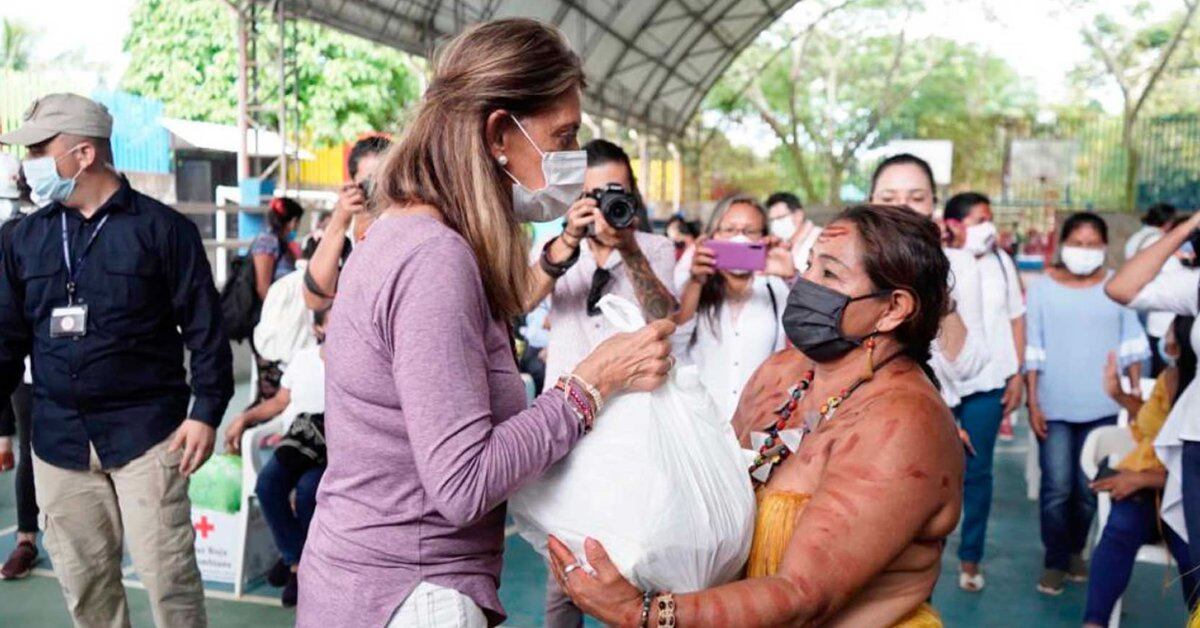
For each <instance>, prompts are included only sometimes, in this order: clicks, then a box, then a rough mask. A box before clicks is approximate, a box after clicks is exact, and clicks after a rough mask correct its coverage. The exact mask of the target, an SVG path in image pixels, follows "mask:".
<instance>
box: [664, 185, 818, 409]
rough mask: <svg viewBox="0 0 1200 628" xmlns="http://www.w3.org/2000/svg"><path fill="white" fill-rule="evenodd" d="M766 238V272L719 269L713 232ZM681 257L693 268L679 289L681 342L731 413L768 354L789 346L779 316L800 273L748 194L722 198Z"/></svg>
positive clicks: (720, 403) (712, 392) (677, 319)
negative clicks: (710, 242)
mask: <svg viewBox="0 0 1200 628" xmlns="http://www.w3.org/2000/svg"><path fill="white" fill-rule="evenodd" d="M712 239H715V240H730V241H744V242H764V241H766V242H767V243H768V245H769V246H770V250H769V252H768V259H767V266H766V269H765V270H764V271H763V272H761V273H753V272H750V271H732V270H718V269H717V268H716V266H715V256H714V254H713V251H712V249H710V248H708V247H707V246H705V242H706V241H708V240H712ZM680 263H681V264H682V263H687V264H688V268H690V274H689V277H688V279H687V280H686V281H685V282H684V284H683V287H682V290H681V292H680V297H679V302H680V308H679V312H678V313H677V314H676V316H675V322H676V323H677V324H678V325H679V328H678V329H677V330H676V332H675V334H676V336H675V337H676V338H677V339H678V342H677V343H676V344H677V346H682V347H683V348H684V350H685V359H686V360H688V361H690V362H691V363H694V364H696V366H697V367H699V371H700V381H701V383H703V384H704V387H705V389H706V390H707V391H708V393H709V395H710V396H711V397H712V399H713V401H714V403H716V405H717V408H718V410H719V411H720V413H721V416H723V417H725V418H726V419H727V420H731V419H733V415H734V411H736V410H737V404H738V400H739V399H740V398H741V396H742V388H743V387H744V386H745V385H746V381H747V380H749V379H750V376H751V375H752V374H754V371H755V369H757V368H758V367H759V365H761V364H762V363H763V362H764V361H766V359H767V358H769V357H771V354H773V353H775V352H776V351H779V350H781V349H783V348H784V347H785V346H786V336H785V335H784V332H783V324H782V323H781V322H780V317H781V316H782V315H783V309H784V306H785V305H787V296H788V291H789V287H788V282H789V281H791V280H792V278H793V277H794V276H795V274H796V268H795V265H794V264H793V262H792V256H791V251H790V249H789V247H788V246H787V244H786V243H784V242H782V241H780V240H779V239H777V238H771V237H770V232H769V229H768V226H767V213H766V211H765V210H764V209H763V207H762V205H759V204H758V202H757V201H755V200H754V199H753V198H751V197H749V196H733V197H730V198H727V199H725V200H724V201H722V202H721V203H719V204H718V205H717V209H716V211H715V212H714V213H713V217H712V218H711V219H710V220H709V224H708V229H707V230H706V232H705V235H704V237H702V238H701V239H700V240H698V241H697V242H696V245H695V247H693V249H692V250H691V251H690V252H689V254H685V256H684V257H683V258H682V259H681V260H680Z"/></svg>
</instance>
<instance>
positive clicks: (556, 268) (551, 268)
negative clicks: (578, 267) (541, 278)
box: [538, 236, 579, 279]
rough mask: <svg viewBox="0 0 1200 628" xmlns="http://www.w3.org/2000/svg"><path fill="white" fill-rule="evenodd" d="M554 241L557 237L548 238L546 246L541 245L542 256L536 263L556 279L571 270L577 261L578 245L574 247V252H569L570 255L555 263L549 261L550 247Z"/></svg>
mask: <svg viewBox="0 0 1200 628" xmlns="http://www.w3.org/2000/svg"><path fill="white" fill-rule="evenodd" d="M561 237H562V236H559V238H561ZM556 241H558V238H554V239H553V240H550V241H549V242H547V243H546V246H543V247H542V257H541V258H540V259H539V260H538V265H539V266H541V267H542V270H544V271H546V274H547V275H550V276H551V277H552V278H554V279H558V278H559V277H562V276H563V275H565V274H567V271H568V270H571V267H572V266H574V265H575V262H578V261H579V247H575V252H574V253H572V254H571V257H568V258H567V259H566V260H563V262H562V263H560V264H555V263H554V262H552V261H550V247H552V246H554V243H555V242H556Z"/></svg>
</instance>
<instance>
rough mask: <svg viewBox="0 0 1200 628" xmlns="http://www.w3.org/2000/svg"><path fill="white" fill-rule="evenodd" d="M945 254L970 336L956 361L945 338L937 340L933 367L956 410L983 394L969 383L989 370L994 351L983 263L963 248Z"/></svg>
mask: <svg viewBox="0 0 1200 628" xmlns="http://www.w3.org/2000/svg"><path fill="white" fill-rule="evenodd" d="M944 251H945V253H946V259H948V260H949V261H950V297H951V298H952V299H954V303H955V307H956V308H957V309H956V312H957V313H958V315H959V317H960V318H962V321H963V325H964V326H966V328H967V337H966V340H965V341H964V342H963V347H962V349H961V350H960V351H959V353H958V357H957V358H955V359H954V360H950V359H948V358H947V357H946V355H945V354H944V353H942V348H941V339H940V338H938V339H935V340H934V342H933V347H932V352H933V359H931V360H930V362H929V364H930V366H931V367H932V368H933V371H934V373H935V374H936V375H937V378H938V382H939V383H940V384H941V387H942V399H943V400H944V401H945V402H946V405H949V406H951V407H954V406H956V405H958V403H959V401H960V399H961V398H962V397H965V396H967V395H969V394H971V393H976V392H982V391H981V390H974V389H972V388H970V387H969V386H968V384H969V383H970V382H971V381H972V380H974V379H975V378H976V377H978V376H979V375H980V374H981V373H983V371H984V369H985V368H987V365H988V361H989V353H990V352H989V350H988V343H987V339H986V337H985V335H984V323H983V290H982V286H981V281H980V275H979V262H978V260H976V259H975V256H974V255H971V254H970V253H967V252H966V251H963V250H962V249H944ZM987 390H991V389H990V388H989V389H987Z"/></svg>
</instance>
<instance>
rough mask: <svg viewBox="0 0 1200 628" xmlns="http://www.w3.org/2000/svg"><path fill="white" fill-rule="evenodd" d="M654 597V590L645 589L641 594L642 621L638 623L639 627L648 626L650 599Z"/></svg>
mask: <svg viewBox="0 0 1200 628" xmlns="http://www.w3.org/2000/svg"><path fill="white" fill-rule="evenodd" d="M653 599H654V591H651V590H650V589H646V592H645V593H643V594H642V621H641V622H640V623H639V624H638V625H639V626H641V628H650V601H651V600H653Z"/></svg>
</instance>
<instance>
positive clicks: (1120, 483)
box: [1092, 471, 1146, 501]
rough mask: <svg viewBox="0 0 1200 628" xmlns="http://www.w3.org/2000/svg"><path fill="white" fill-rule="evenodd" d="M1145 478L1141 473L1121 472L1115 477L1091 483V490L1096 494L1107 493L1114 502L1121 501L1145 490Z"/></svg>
mask: <svg viewBox="0 0 1200 628" xmlns="http://www.w3.org/2000/svg"><path fill="white" fill-rule="evenodd" d="M1144 480H1145V478H1144V477H1143V476H1142V474H1141V473H1134V472H1131V471H1121V472H1120V473H1118V474H1116V475H1110V476H1108V477H1106V478H1104V479H1103V480H1096V481H1095V482H1092V490H1093V491H1096V492H1100V491H1108V492H1109V494H1111V495H1112V498H1113V499H1114V500H1116V501H1121V500H1122V499H1125V498H1126V497H1129V496H1130V495H1133V494H1134V493H1136V492H1138V491H1140V490H1142V489H1144V488H1146V482H1145V481H1144Z"/></svg>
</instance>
